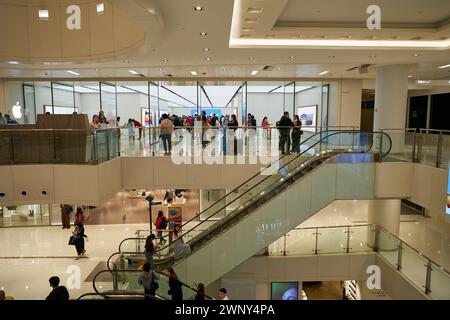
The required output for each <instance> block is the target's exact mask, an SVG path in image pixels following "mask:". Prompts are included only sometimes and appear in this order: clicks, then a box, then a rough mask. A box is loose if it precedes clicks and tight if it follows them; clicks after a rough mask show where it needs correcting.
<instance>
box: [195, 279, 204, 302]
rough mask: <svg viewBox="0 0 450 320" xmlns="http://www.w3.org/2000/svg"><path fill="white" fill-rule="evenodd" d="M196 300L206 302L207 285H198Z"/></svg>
mask: <svg viewBox="0 0 450 320" xmlns="http://www.w3.org/2000/svg"><path fill="white" fill-rule="evenodd" d="M194 300H205V285H204V284H203V283H201V282H200V283H199V284H198V285H197V294H196V295H195V297H194Z"/></svg>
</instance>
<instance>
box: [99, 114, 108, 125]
mask: <svg viewBox="0 0 450 320" xmlns="http://www.w3.org/2000/svg"><path fill="white" fill-rule="evenodd" d="M98 121H99V122H100V126H101V127H102V128H106V127H107V126H108V125H109V121H108V120H107V119H106V117H105V111H103V110H101V111H100V112H99V113H98Z"/></svg>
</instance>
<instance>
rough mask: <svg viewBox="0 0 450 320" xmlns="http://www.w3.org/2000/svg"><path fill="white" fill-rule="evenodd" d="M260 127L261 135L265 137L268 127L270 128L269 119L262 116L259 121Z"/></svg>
mask: <svg viewBox="0 0 450 320" xmlns="http://www.w3.org/2000/svg"><path fill="white" fill-rule="evenodd" d="M261 127H262V128H263V137H264V138H266V139H267V138H268V137H269V129H270V124H269V120H267V117H264V118H263V120H262V122H261Z"/></svg>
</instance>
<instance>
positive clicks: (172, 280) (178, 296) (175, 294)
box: [167, 268, 183, 301]
mask: <svg viewBox="0 0 450 320" xmlns="http://www.w3.org/2000/svg"><path fill="white" fill-rule="evenodd" d="M167 271H169V288H170V289H169V291H168V292H167V293H168V294H170V295H171V296H172V300H173V301H181V300H183V290H182V286H183V285H182V283H181V282H180V280H178V276H177V274H176V273H175V271H174V270H173V268H167Z"/></svg>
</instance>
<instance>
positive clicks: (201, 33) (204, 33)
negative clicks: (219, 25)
mask: <svg viewBox="0 0 450 320" xmlns="http://www.w3.org/2000/svg"><path fill="white" fill-rule="evenodd" d="M207 34H208V33H206V32H200V35H201V36H206V35H207Z"/></svg>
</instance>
